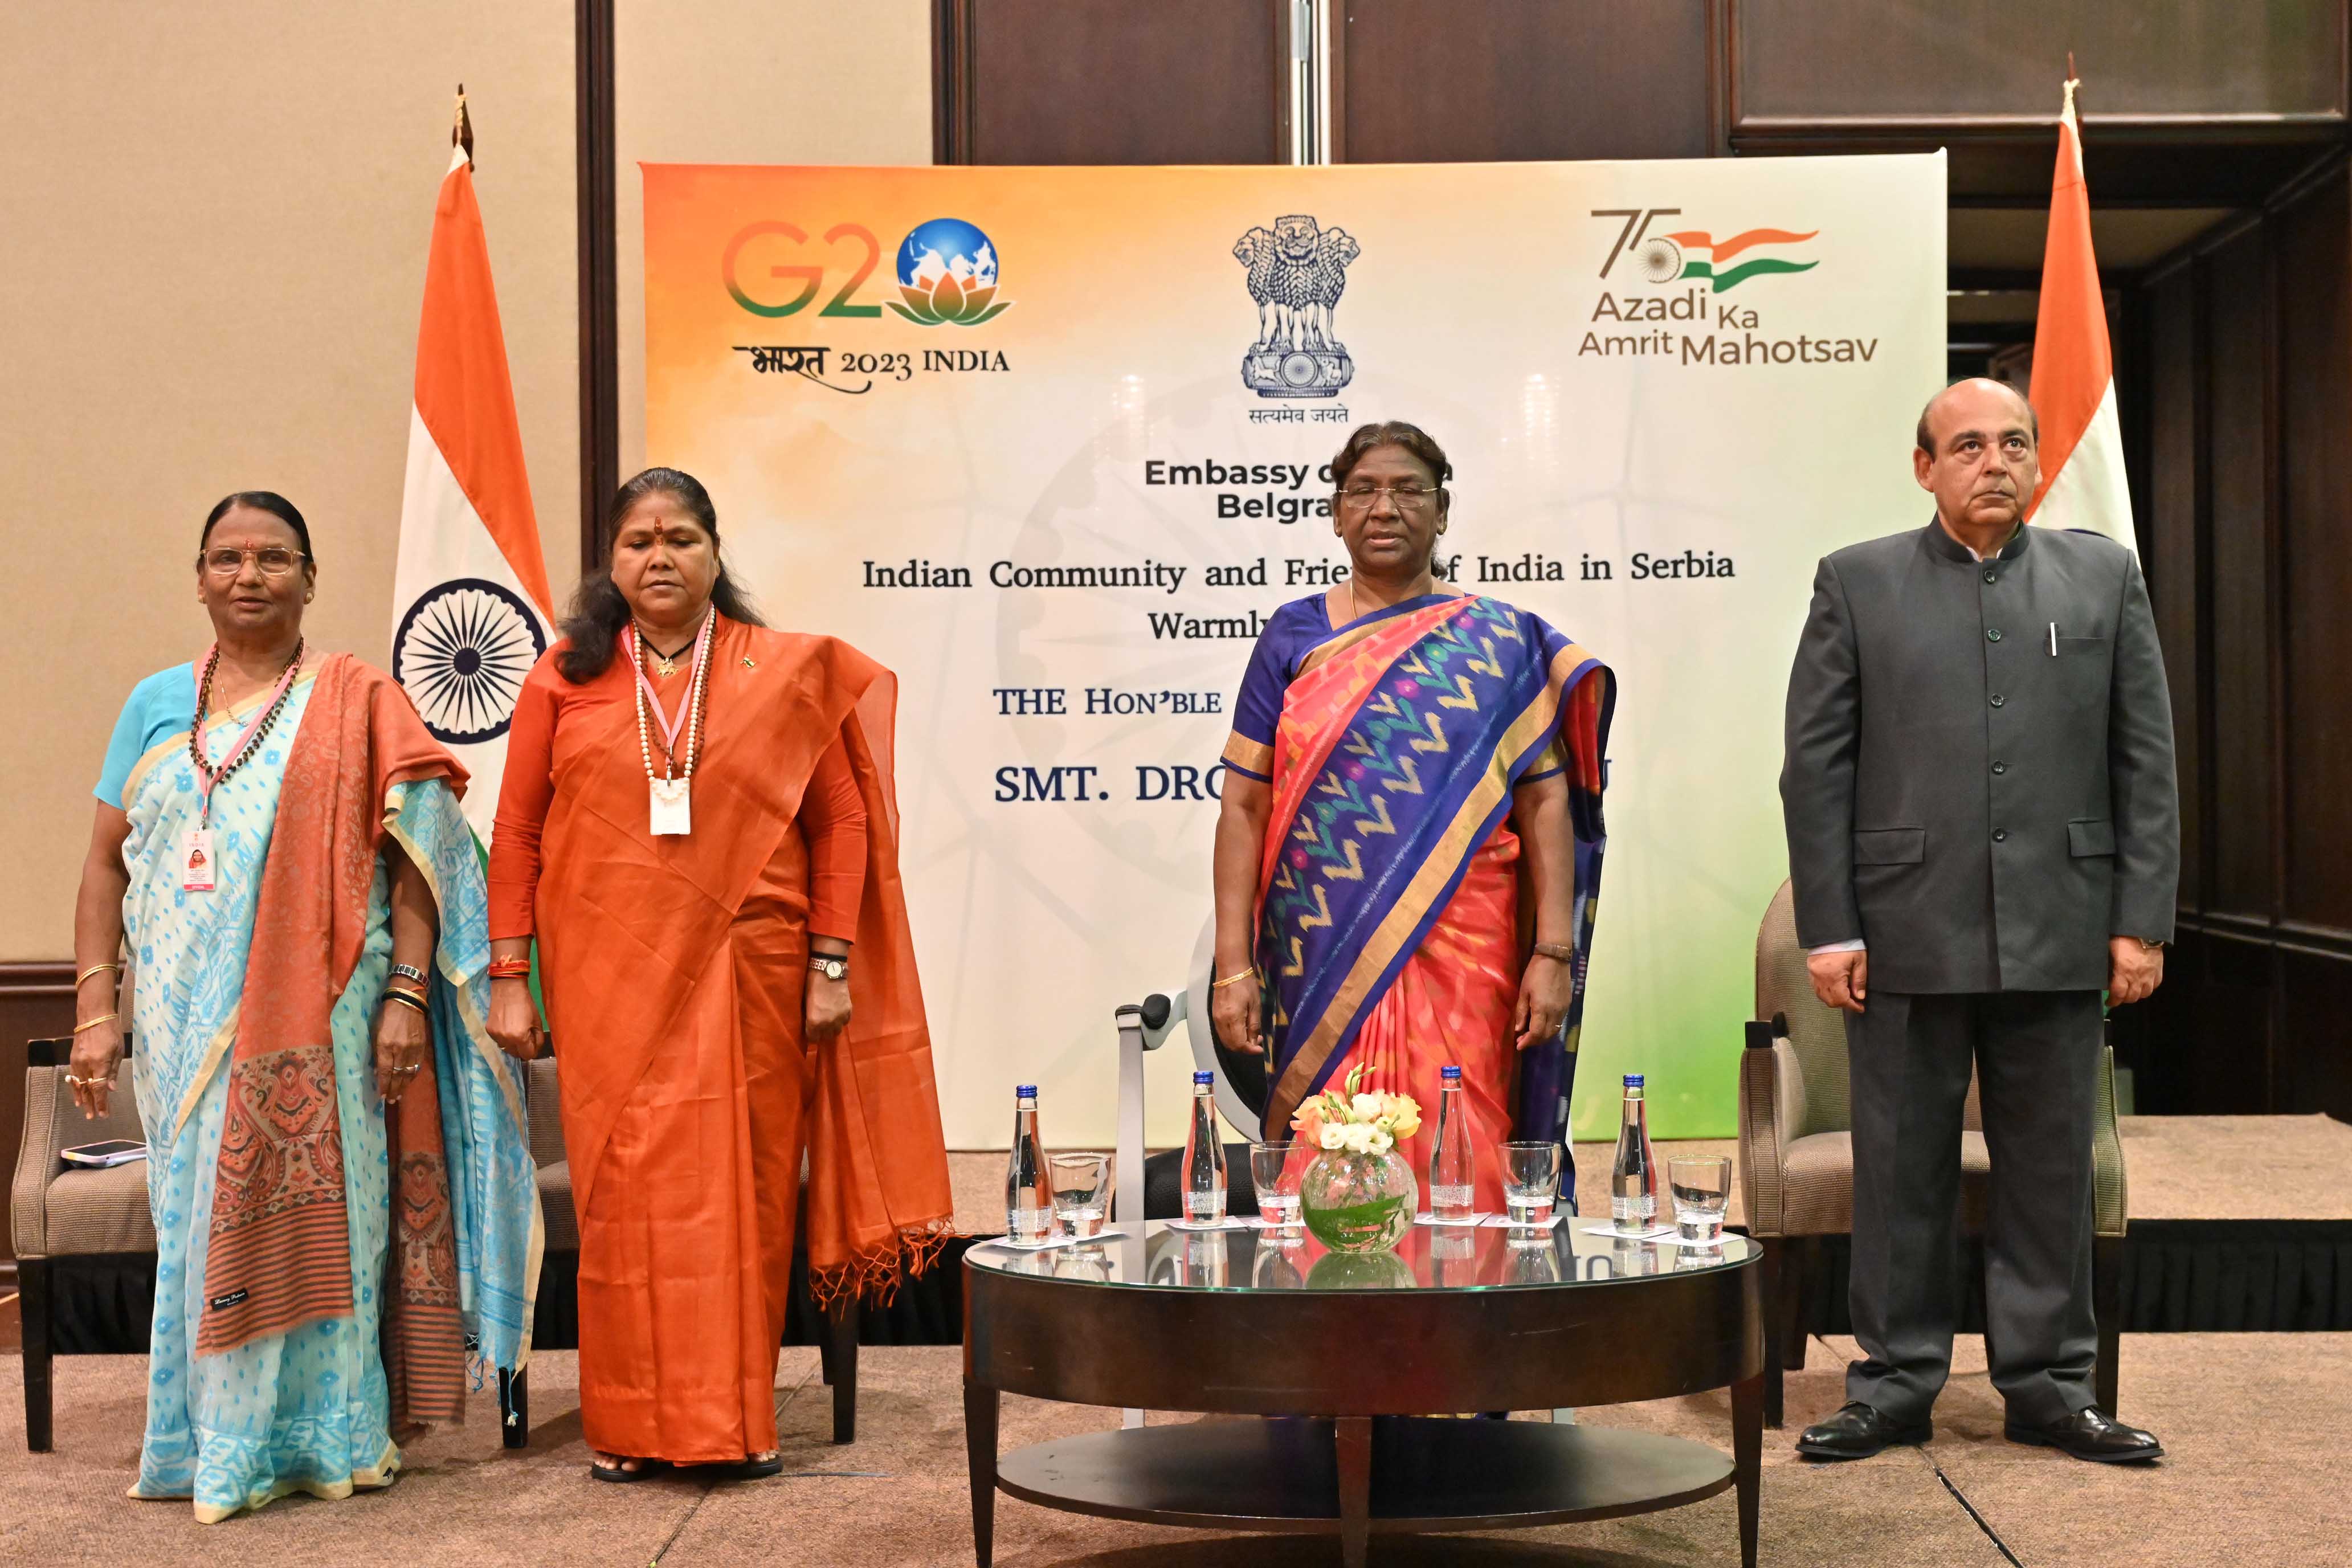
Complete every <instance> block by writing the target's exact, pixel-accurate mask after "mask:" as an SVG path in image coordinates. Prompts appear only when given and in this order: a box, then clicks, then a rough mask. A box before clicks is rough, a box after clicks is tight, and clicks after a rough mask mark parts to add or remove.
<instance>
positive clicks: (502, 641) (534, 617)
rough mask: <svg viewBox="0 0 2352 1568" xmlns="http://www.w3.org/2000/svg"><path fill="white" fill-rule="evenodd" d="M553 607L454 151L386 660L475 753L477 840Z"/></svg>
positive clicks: (431, 277)
mask: <svg viewBox="0 0 2352 1568" xmlns="http://www.w3.org/2000/svg"><path fill="white" fill-rule="evenodd" d="M553 609H554V601H553V598H552V595H551V594H550V593H549V591H548V581H547V564H546V560H545V558H544V557H543V556H542V555H541V552H540V543H539V521H538V518H537V516H536V514H535V512H534V511H533V510H532V507H531V501H530V479H529V477H528V475H527V473H526V471H525V469H524V466H523V453H522V434H521V428H520V425H519V424H518V422H517V420H516V417H515V406H514V392H513V387H512V384H511V383H510V382H509V378H508V374H507V355H506V339H505V335H504V333H503V332H502V331H501V330H500V328H499V307H498V295H497V290H496V289H495V288H494V287H493V286H492V282H491V278H490V257H489V247H488V240H487V237H486V236H485V234H484V231H483V227H482V216H481V209H480V207H479V206H478V205H477V204H476V202H475V199H474V171H473V165H472V164H471V163H469V162H468V161H467V158H466V155H465V154H464V153H462V152H459V153H456V154H455V155H454V156H453V157H452V158H451V160H450V163H449V168H448V171H447V173H446V174H444V175H443V177H442V181H441V186H440V192H439V195H438V198H437V199H436V203H435V206H434V222H433V237H432V245H431V249H430V252H429V254H428V257H427V259H426V263H425V300H424V309H423V312H422V320H421V322H420V324H419V326H418V329H417V334H416V382H415V403H414V405H412V406H411V407H410V409H409V429H408V463H407V468H406V472H405V473H404V476H403V480H402V486H401V505H400V552H399V557H398V563H397V565H396V567H395V569H394V574H393V650H392V673H393V676H394V679H397V680H398V681H399V682H400V683H401V686H402V688H403V689H404V690H406V691H407V693H408V695H409V698H410V700H412V701H414V702H415V704H416V709H417V712H418V713H419V714H420V715H421V716H422V717H423V718H424V720H425V727H426V728H427V729H428V730H430V731H432V732H433V735H434V737H435V738H436V740H438V741H440V742H441V743H442V744H444V745H446V746H447V747H448V748H449V749H450V751H451V752H452V753H454V754H455V755H456V756H457V760H458V761H459V762H461V763H464V764H465V767H466V771H467V775H468V784H467V790H466V793H465V795H464V797H463V799H462V802H461V809H462V810H463V811H464V813H465V816H466V821H467V826H470V827H471V828H472V829H473V831H474V835H475V837H476V838H477V839H478V840H479V841H480V842H481V843H483V844H487V843H488V841H489V837H490V829H491V824H492V821H493V819H494V817H495V816H496V815H497V811H498V800H499V779H500V776H501V774H502V773H504V770H505V766H506V753H507V726H508V724H509V722H510V721H511V720H512V717H513V713H514V703H515V700H516V698H517V697H518V696H520V692H521V687H522V678H523V677H524V676H525V675H527V674H528V673H529V672H530V667H531V665H532V664H533V663H535V662H536V661H537V660H538V658H539V656H540V655H541V653H542V652H544V651H545V649H546V648H547V647H548V645H549V643H550V641H551V637H552V631H553Z"/></svg>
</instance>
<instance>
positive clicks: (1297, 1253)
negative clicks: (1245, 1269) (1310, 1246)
mask: <svg viewBox="0 0 2352 1568" xmlns="http://www.w3.org/2000/svg"><path fill="white" fill-rule="evenodd" d="M1268 1239H1269V1240H1271V1241H1272V1243H1273V1245H1271V1246H1268V1245H1267V1243H1266V1241H1265V1240H1261V1241H1260V1242H1259V1243H1258V1247H1257V1254H1256V1256H1255V1257H1254V1258H1251V1260H1250V1283H1251V1284H1252V1285H1253V1286H1255V1288H1257V1289H1260V1290H1296V1289H1299V1288H1300V1287H1301V1286H1303V1285H1305V1284H1306V1283H1307V1277H1306V1276H1305V1275H1304V1274H1301V1273H1300V1272H1299V1271H1298V1260H1299V1258H1301V1257H1303V1256H1305V1251H1306V1249H1305V1248H1304V1247H1299V1246H1298V1245H1297V1243H1295V1242H1290V1241H1286V1240H1285V1239H1283V1238H1282V1237H1270V1238H1268Z"/></svg>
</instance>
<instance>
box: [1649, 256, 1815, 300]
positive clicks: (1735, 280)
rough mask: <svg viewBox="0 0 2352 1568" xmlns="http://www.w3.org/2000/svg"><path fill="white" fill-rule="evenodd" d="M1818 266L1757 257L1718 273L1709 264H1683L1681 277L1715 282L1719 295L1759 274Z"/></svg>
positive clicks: (1806, 262) (1801, 270)
mask: <svg viewBox="0 0 2352 1568" xmlns="http://www.w3.org/2000/svg"><path fill="white" fill-rule="evenodd" d="M1820 265H1821V263H1820V262H1818V261H1782V260H1780V258H1777V257H1771V256H1759V257H1758V258H1756V259H1755V260H1753V261H1743V262H1741V263H1740V264H1739V265H1738V266H1737V267H1734V268H1730V269H1728V270H1727V271H1724V272H1720V273H1718V272H1717V271H1716V269H1715V267H1714V264H1713V263H1711V262H1706V261H1691V262H1685V264H1684V266H1683V276H1684V277H1685V278H1711V279H1714V280H1715V291H1716V292H1717V293H1718V294H1720V293H1722V292H1723V291H1724V290H1725V289H1732V288H1737V287H1738V285H1739V284H1741V283H1743V282H1746V281H1747V280H1748V279H1750V278H1753V277H1755V276H1756V275H1757V274H1758V273H1759V272H1811V270H1812V269H1813V268H1816V267H1818V266H1820Z"/></svg>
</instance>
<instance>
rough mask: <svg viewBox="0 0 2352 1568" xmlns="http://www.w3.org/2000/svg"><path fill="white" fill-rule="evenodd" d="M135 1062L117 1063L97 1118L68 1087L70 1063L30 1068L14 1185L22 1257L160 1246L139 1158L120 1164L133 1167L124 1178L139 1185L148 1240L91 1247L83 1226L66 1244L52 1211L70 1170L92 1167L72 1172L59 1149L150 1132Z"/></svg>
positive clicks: (108, 1229) (12, 1203)
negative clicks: (135, 1088)
mask: <svg viewBox="0 0 2352 1568" xmlns="http://www.w3.org/2000/svg"><path fill="white" fill-rule="evenodd" d="M131 1067H132V1064H131V1063H130V1062H124V1063H122V1064H121V1066H119V1067H117V1068H115V1069H114V1089H113V1092H112V1093H111V1094H110V1095H109V1096H108V1097H107V1109H106V1114H105V1115H104V1116H103V1117H100V1119H99V1120H97V1121H83V1120H82V1115H81V1112H80V1111H79V1110H77V1109H75V1106H74V1102H73V1091H72V1090H71V1089H68V1088H67V1087H66V1069H65V1068H26V1069H25V1131H24V1141H23V1142H21V1143H19V1144H18V1145H17V1149H16V1176H15V1179H14V1180H13V1181H12V1182H11V1184H10V1185H9V1189H8V1215H9V1229H10V1231H11V1233H12V1237H13V1240H14V1243H15V1246H14V1251H15V1253H16V1256H17V1257H19V1258H47V1257H49V1256H51V1255H52V1254H57V1253H67V1252H116V1251H125V1250H128V1251H132V1252H138V1251H152V1250H154V1247H155V1239H154V1231H153V1228H152V1226H149V1225H148V1221H147V1190H146V1169H147V1168H146V1166H145V1165H144V1164H143V1163H132V1164H130V1165H118V1166H116V1167H115V1170H116V1171H118V1172H124V1171H127V1172H128V1173H129V1175H128V1176H127V1177H125V1178H123V1179H124V1180H127V1181H128V1182H129V1183H130V1184H131V1186H132V1187H134V1188H136V1189H137V1197H138V1208H139V1219H138V1222H137V1223H138V1224H139V1225H140V1226H142V1227H143V1234H144V1235H145V1236H146V1237H147V1239H146V1240H144V1241H142V1242H140V1243H138V1244H136V1245H135V1246H131V1247H127V1248H126V1247H89V1246H85V1245H83V1244H82V1241H81V1239H80V1237H81V1235H82V1232H81V1230H79V1229H77V1231H76V1233H75V1239H74V1240H73V1241H72V1242H71V1243H69V1244H66V1245H60V1244H59V1243H58V1240H57V1239H56V1238H55V1237H52V1235H51V1226H53V1224H54V1223H55V1221H54V1219H53V1217H52V1215H50V1213H49V1194H50V1192H51V1191H52V1189H53V1188H54V1187H55V1186H56V1185H57V1184H58V1182H60V1181H62V1180H65V1179H67V1178H68V1176H71V1177H75V1178H80V1177H86V1176H89V1175H90V1174H91V1173H89V1172H68V1169H67V1167H66V1164H65V1162H63V1161H62V1160H60V1159H58V1151H59V1150H61V1149H69V1148H72V1147H73V1146H74V1145H75V1144H77V1143H96V1142H100V1141H102V1140H105V1139H109V1138H131V1139H144V1138H145V1137H146V1135H147V1134H146V1132H145V1131H143V1130H142V1128H141V1127H140V1125H139V1100H138V1097H137V1096H136V1095H134V1094H133V1093H132V1092H131ZM122 1223H129V1222H127V1221H125V1222H122ZM119 1228H120V1226H119V1225H117V1224H115V1223H112V1222H110V1223H106V1224H101V1225H100V1226H98V1227H97V1231H96V1232H95V1234H99V1235H112V1234H114V1233H115V1232H116V1231H117V1230H118V1229H119Z"/></svg>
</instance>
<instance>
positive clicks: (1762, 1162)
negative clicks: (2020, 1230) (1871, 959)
mask: <svg viewBox="0 0 2352 1568" xmlns="http://www.w3.org/2000/svg"><path fill="white" fill-rule="evenodd" d="M2115 1076H2116V1075H2115V1052H2114V1050H2113V1049H2112V1048H2111V1047H2104V1046H2103V1047H2101V1048H2100V1064H2099V1086H2098V1106H2097V1111H2096V1116H2095V1122H2094V1124H2093V1128H2092V1139H2093V1144H2092V1148H2093V1159H2094V1169H2095V1183H2096V1189H2095V1190H2096V1199H2095V1210H2094V1219H2095V1226H2094V1230H2095V1236H2096V1240H2095V1243H2094V1251H2093V1257H2092V1279H2093V1289H2094V1293H2095V1301H2096V1304H2097V1309H2098V1315H2099V1364H2098V1373H2097V1397H2098V1402H2099V1405H2100V1407H2101V1408H2102V1409H2104V1410H2105V1411H2107V1412H2108V1413H2109V1414H2110V1415H2112V1414H2114V1413H2115V1408H2116V1339H2117V1335H2118V1333H2119V1331H2120V1329H2121V1321H2120V1287H2121V1282H2122V1273H2121V1270H2122V1261H2123V1237H2124V1223H2125V1217H2126V1212H2127V1205H2126V1191H2125V1184H2124V1153H2123V1142H2122V1140H2121V1139H2120V1138H2119V1137H2117V1135H2116V1081H2115ZM1983 1125H1984V1124H1983V1121H1982V1117H1981V1114H1980V1112H1979V1109H1978V1104H1977V1086H1976V1084H1975V1082H1974V1080H1973V1079H1971V1081H1970V1082H1969V1100H1968V1109H1967V1112H1966V1115H1965V1119H1964V1121H1963V1126H1964V1128H1965V1131H1962V1132H1961V1134H1960V1216H1961V1226H1962V1229H1963V1231H1964V1233H1965V1234H1966V1235H1968V1236H1969V1237H1981V1236H1982V1235H1983V1233H1984V1222H1985V1215H1986V1200H1987V1193H1988V1184H1989V1182H1990V1177H1991V1170H1992V1164H1991V1160H1990V1156H1989V1155H1988V1153H1987V1152H1986V1149H1985V1141H1984V1132H1983ZM1739 1181H1740V1195H1741V1198H1742V1200H1743V1202H1744V1204H1745V1205H1746V1209H1747V1215H1748V1234H1749V1235H1750V1236H1751V1237H1755V1238H1756V1239H1757V1240H1759V1241H1760V1242H1762V1243H1763V1244H1764V1289H1765V1297H1766V1300H1765V1330H1764V1339H1765V1345H1764V1418H1765V1421H1766V1422H1767V1424H1769V1425H1770V1426H1779V1425H1780V1394H1781V1372H1782V1369H1783V1368H1784V1367H1790V1368H1794V1367H1802V1366H1803V1365H1804V1364H1805V1340H1806V1337H1807V1334H1808V1333H1809V1332H1810V1331H1811V1329H1812V1326H1813V1325H1814V1324H1816V1323H1819V1322H1822V1321H1826V1320H1827V1318H1828V1317H1829V1314H1828V1313H1827V1311H1826V1310H1825V1308H1826V1307H1827V1306H1828V1303H1824V1302H1821V1301H1811V1302H1809V1301H1808V1300H1807V1297H1808V1293H1809V1290H1813V1289H1818V1287H1819V1286H1820V1284H1821V1283H1822V1281H1823V1280H1824V1279H1826V1278H1829V1277H1832V1275H1833V1274H1834V1275H1835V1276H1837V1277H1842V1276H1843V1269H1837V1270H1832V1268H1829V1267H1828V1254H1829V1253H1830V1251H1831V1249H1832V1248H1833V1247H1834V1248H1837V1249H1839V1250H1843V1246H1844V1240H1843V1238H1850V1237H1852V1236H1853V1111H1852V1101H1851V1099H1850V1097H1849V1094H1848V1089H1847V1080H1846V1055H1845V1023H1844V1020H1843V1018H1842V1017H1840V1016H1839V1015H1838V1013H1837V1011H1836V1010H1835V1009H1834V1008H1831V1007H1826V1006H1824V1005H1822V1002H1821V1000H1820V999H1819V998H1818V997H1816V996H1815V995H1814V994H1813V988H1812V984H1811V981H1810V980H1809V979H1807V977H1806V973H1805V953H1804V950H1803V949H1802V948H1801V947H1799V946H1798V945H1797V921H1796V910H1795V904H1794V901H1793V900H1792V898H1791V896H1790V890H1789V884H1788V883H1787V882H1785V881H1784V882H1782V883H1781V884H1780V890H1779V891H1778V892H1776V893H1774V894H1773V895H1772V902H1771V905H1770V907H1769V908H1768V909H1767V910H1765V912H1764V922H1763V924H1762V926H1761V927H1760V928H1759V930H1758V931H1757V933H1756V1016H1755V1020H1754V1021H1753V1022H1751V1023H1749V1024H1748V1048H1747V1049H1746V1050H1745V1051H1743V1052H1742V1053H1741V1054H1740V1062H1739Z"/></svg>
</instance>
